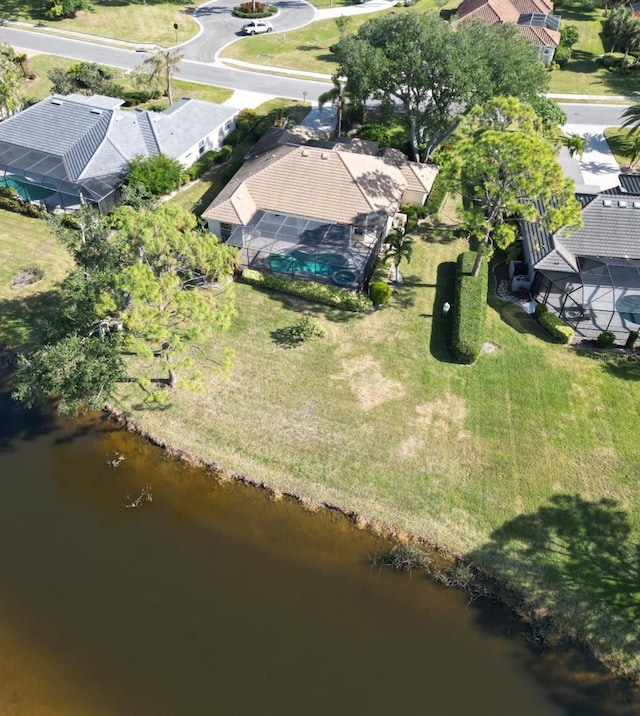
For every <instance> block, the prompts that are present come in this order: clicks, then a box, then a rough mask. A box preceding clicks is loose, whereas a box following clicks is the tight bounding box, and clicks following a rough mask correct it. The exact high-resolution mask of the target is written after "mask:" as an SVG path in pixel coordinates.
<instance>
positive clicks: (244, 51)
mask: <svg viewBox="0 0 640 716" xmlns="http://www.w3.org/2000/svg"><path fill="white" fill-rule="evenodd" d="M458 5H459V2H457V0H453V1H452V2H449V3H448V4H447V5H446V6H445V8H444V9H443V12H445V13H446V12H447V9H451V8H453V7H457V6H458ZM435 9H436V2H435V0H420V2H418V3H416V4H415V5H414V6H413V7H412V8H410V10H412V11H415V10H418V11H420V12H429V11H433V10H435ZM387 12H408V10H407V9H405V8H396V9H395V10H393V11H391V10H384V11H383V12H382V13H371V14H366V15H357V16H354V17H351V18H350V20H351V22H350V24H349V28H348V32H350V33H352V32H357V30H358V28H359V27H360V26H361V25H362V24H364V23H365V22H367V20H371V19H372V18H374V17H378V16H379V15H381V14H385V13H387ZM339 39H340V33H339V32H338V27H337V25H336V23H335V20H321V21H319V22H313V23H311V24H310V25H307V26H306V27H303V28H301V29H299V30H293V31H291V32H279V33H272V34H270V35H255V36H254V37H249V38H247V39H245V40H242V42H234V43H233V44H232V45H229V46H228V47H226V48H225V49H224V50H223V51H222V53H221V56H222V57H226V58H229V59H236V60H242V61H244V62H253V63H256V64H259V65H265V66H266V67H287V68H291V69H298V70H305V71H308V72H321V73H324V74H333V73H334V72H336V70H337V69H338V67H337V64H336V63H335V60H334V56H333V55H332V54H331V52H330V51H329V47H331V45H334V44H335V43H336V42H337V41H338V40H339Z"/></svg>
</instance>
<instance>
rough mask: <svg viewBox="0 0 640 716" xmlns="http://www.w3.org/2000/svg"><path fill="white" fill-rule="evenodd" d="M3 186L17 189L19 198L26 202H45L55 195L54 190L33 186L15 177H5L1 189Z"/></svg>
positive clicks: (0, 183) (0, 185) (1, 182)
mask: <svg viewBox="0 0 640 716" xmlns="http://www.w3.org/2000/svg"><path fill="white" fill-rule="evenodd" d="M3 186H7V187H9V188H10V189H15V190H16V191H17V192H18V196H19V197H20V198H21V199H24V200H25V201H44V200H45V199H46V198H47V197H49V196H51V195H52V194H54V193H55V192H54V190H53V189H47V188H46V187H43V186H38V185H37V184H31V183H30V182H27V181H23V180H22V179H16V178H15V177H5V178H4V179H1V180H0V187H3Z"/></svg>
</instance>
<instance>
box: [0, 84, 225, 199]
mask: <svg viewBox="0 0 640 716" xmlns="http://www.w3.org/2000/svg"><path fill="white" fill-rule="evenodd" d="M122 103H123V101H122V100H120V99H116V98H114V97H105V96H102V95H92V96H90V97H86V96H82V95H73V94H72V95H64V96H63V95H53V96H51V97H48V98H47V99H44V100H42V101H41V102H38V103H37V104H34V105H33V106H31V107H28V108H27V109H25V110H23V111H22V112H19V113H18V114H16V115H13V116H12V117H9V118H8V119H5V120H4V121H2V122H0V186H8V187H11V188H13V189H15V190H16V191H17V192H18V194H20V196H21V197H22V198H24V199H27V200H29V201H32V202H36V203H39V204H41V205H43V206H45V207H46V208H47V209H49V210H59V209H62V210H64V211H70V210H73V209H74V208H77V207H78V206H80V205H81V204H83V203H90V204H95V205H97V206H98V207H99V208H100V210H101V211H106V210H108V209H109V208H110V207H111V206H112V205H113V203H114V201H115V195H116V192H117V190H118V189H119V187H120V185H121V184H122V182H123V180H124V178H125V167H126V165H127V162H129V160H131V159H132V158H133V157H135V156H144V157H150V156H156V155H159V154H164V155H166V156H169V157H172V158H173V159H176V160H178V161H179V162H180V163H181V164H182V165H183V166H185V167H188V166H190V165H191V164H193V163H194V162H195V161H196V160H197V159H198V157H199V156H200V155H201V154H203V153H204V152H206V151H208V150H209V149H218V148H219V147H220V146H221V144H222V143H223V142H224V138H225V137H226V136H227V134H228V133H229V132H230V131H231V130H232V129H233V128H234V126H235V123H234V116H235V114H236V113H237V110H236V109H232V108H229V107H223V106H221V105H216V104H212V103H210V102H202V101H200V100H193V99H189V98H183V99H181V100H180V101H179V102H176V103H175V104H174V105H173V106H171V107H169V108H168V109H166V110H165V111H164V112H149V111H146V110H134V111H123V110H122V109H121V108H120V106H121V105H122Z"/></svg>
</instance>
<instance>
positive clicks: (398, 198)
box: [202, 130, 437, 287]
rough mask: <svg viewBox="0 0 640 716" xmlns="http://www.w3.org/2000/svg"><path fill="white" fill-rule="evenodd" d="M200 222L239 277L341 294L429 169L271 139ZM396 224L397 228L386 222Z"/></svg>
mask: <svg viewBox="0 0 640 716" xmlns="http://www.w3.org/2000/svg"><path fill="white" fill-rule="evenodd" d="M247 156H248V157H249V158H248V159H247V161H246V162H245V163H244V164H243V166H242V167H241V168H240V169H239V171H238V172H237V173H236V175H235V176H234V177H233V178H232V179H231V181H229V183H228V184H227V185H226V186H225V187H224V189H223V190H222V191H221V192H220V194H218V196H217V197H216V199H215V200H214V201H213V202H212V203H211V204H210V206H209V207H208V208H207V209H206V210H205V211H204V212H203V214H202V216H203V218H205V219H206V220H207V222H208V225H209V230H210V231H211V232H212V233H214V234H216V235H217V236H220V237H221V238H222V239H224V240H225V241H226V242H227V243H228V244H229V245H231V246H237V247H238V248H239V249H240V251H241V262H242V265H243V266H244V267H246V268H253V269H256V270H259V271H268V272H276V273H283V274H288V275H290V276H294V277H296V278H313V279H314V280H316V281H325V282H332V281H333V282H334V283H338V284H340V285H348V286H351V287H359V286H362V285H363V283H364V282H365V281H366V280H367V278H368V274H369V273H370V271H371V268H372V266H373V263H374V262H375V260H376V258H377V256H378V253H379V251H380V247H381V244H382V241H383V239H384V238H385V237H386V235H387V234H388V232H389V230H390V228H391V226H392V224H393V222H394V219H396V217H397V215H398V213H399V208H400V206H401V205H402V204H407V203H420V204H422V203H424V201H425V199H426V197H427V196H428V194H429V192H430V191H431V187H432V185H433V182H434V180H435V177H436V175H437V169H436V167H433V166H430V165H424V164H417V163H414V162H410V161H409V160H408V159H407V157H406V156H405V155H404V154H402V152H399V151H397V150H395V149H384V150H380V149H379V148H378V145H377V144H375V143H373V142H361V141H359V140H355V141H350V140H346V141H342V142H326V141H310V142H307V143H301V142H300V138H299V137H291V136H288V135H287V134H285V133H283V132H282V130H271V131H269V132H268V133H267V134H266V135H265V136H264V137H263V138H262V139H261V140H260V142H258V144H256V146H255V147H254V148H253V149H252V150H251V151H250V152H249V153H248V155H247ZM396 220H397V219H396Z"/></svg>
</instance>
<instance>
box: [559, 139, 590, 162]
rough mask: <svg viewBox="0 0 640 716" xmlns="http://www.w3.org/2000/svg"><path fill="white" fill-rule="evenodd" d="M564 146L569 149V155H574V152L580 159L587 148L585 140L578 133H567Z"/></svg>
mask: <svg viewBox="0 0 640 716" xmlns="http://www.w3.org/2000/svg"><path fill="white" fill-rule="evenodd" d="M563 144H564V146H565V147H566V148H567V149H568V150H569V156H570V157H574V156H575V155H576V154H577V155H578V157H579V158H580V159H582V155H583V154H584V152H585V150H586V148H587V140H586V138H585V137H582V136H580V135H579V134H569V135H568V136H566V137H565V138H564V142H563Z"/></svg>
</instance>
